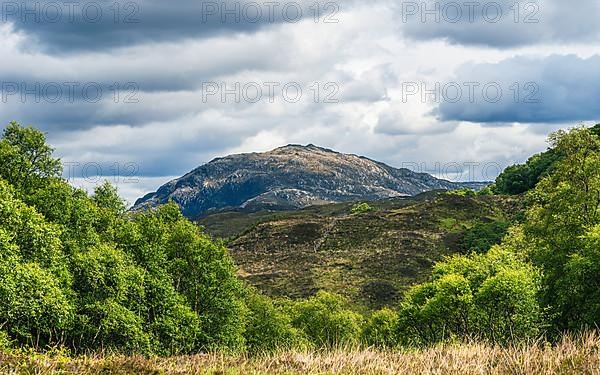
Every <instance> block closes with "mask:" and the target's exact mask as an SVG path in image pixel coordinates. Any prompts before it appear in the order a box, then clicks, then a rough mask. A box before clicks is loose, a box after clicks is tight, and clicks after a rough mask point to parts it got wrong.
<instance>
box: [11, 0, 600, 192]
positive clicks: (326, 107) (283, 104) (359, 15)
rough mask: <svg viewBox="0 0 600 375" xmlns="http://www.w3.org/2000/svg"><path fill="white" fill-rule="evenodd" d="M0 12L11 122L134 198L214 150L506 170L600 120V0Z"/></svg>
mask: <svg viewBox="0 0 600 375" xmlns="http://www.w3.org/2000/svg"><path fill="white" fill-rule="evenodd" d="M24 4H26V5H24ZM1 12H2V15H1V16H2V18H1V26H0V39H1V42H0V56H2V58H1V59H0V82H1V83H2V102H1V103H0V117H1V118H2V119H3V120H2V121H3V125H2V126H4V125H5V124H6V123H8V121H11V120H16V121H19V122H21V123H23V124H28V125H29V124H31V125H34V126H36V127H38V128H41V129H43V130H44V131H46V132H47V133H48V138H49V140H50V142H51V143H52V145H53V146H54V147H55V148H56V149H57V153H58V155H59V156H60V157H61V158H62V159H63V162H64V163H65V176H66V177H74V178H73V183H74V184H75V185H78V186H85V187H89V186H92V185H93V184H94V183H95V182H97V181H99V180H100V178H97V177H95V176H96V175H97V174H101V175H102V176H103V179H109V180H110V181H112V182H115V183H117V184H118V185H119V188H120V192H121V194H122V195H123V197H125V198H126V199H127V200H128V201H129V202H130V203H133V201H134V200H135V199H136V198H137V197H139V196H141V195H143V194H145V193H147V192H149V191H153V190H155V189H156V188H157V187H158V186H160V185H162V184H163V183H165V182H167V181H168V180H170V179H172V178H174V177H178V176H180V175H182V174H184V173H186V172H188V171H190V170H191V169H193V168H195V167H196V166H198V165H200V164H202V163H205V162H208V161H210V160H211V159H213V158H215V157H218V156H224V155H227V154H231V153H240V152H255V151H266V150H269V149H272V148H275V147H278V146H282V145H285V144H289V143H298V144H308V143H313V144H316V145H320V146H324V147H328V148H332V149H335V150H338V151H341V152H345V153H354V154H360V155H365V156H368V157H370V158H373V159H376V160H380V161H383V162H386V163H388V164H390V165H392V166H396V167H403V166H406V167H410V168H412V169H417V170H419V171H425V172H429V173H433V174H436V175H438V176H440V177H444V178H447V179H458V180H482V179H493V178H494V177H495V175H496V174H497V173H498V172H499V171H500V169H501V168H504V167H505V166H507V165H509V164H512V163H515V162H522V161H524V160H525V159H526V158H527V157H528V156H530V155H531V154H533V153H536V152H540V151H543V150H544V149H545V148H546V147H547V144H546V142H545V139H546V136H547V134H548V133H549V132H551V131H554V130H556V129H559V128H566V127H570V126H574V125H577V124H580V123H584V124H588V125H590V124H593V123H595V122H596V121H598V120H600V105H598V98H599V97H600V24H599V23H598V22H597V16H598V14H600V2H598V1H597V0H583V1H578V2H577V3H569V2H567V1H564V0H546V1H542V0H540V1H531V0H527V1H523V2H515V0H509V1H495V2H485V1H484V2H462V1H458V2H453V1H445V0H444V1H422V0H420V1H417V2H407V1H405V2H401V1H397V0H396V1H387V0H376V1H372V0H371V1H343V2H328V1H323V2H320V3H319V2H315V1H314V0H310V1H308V0H306V1H304V0H302V1H296V2H262V1H258V2H251V1H240V2H238V1H235V2H234V1H226V2H222V1H218V2H201V1H192V0H190V1H183V0H171V1H165V0H160V1H159V0H154V1H133V2H128V1H122V2H116V3H115V0H109V1H81V2H77V1H75V2H62V1H58V2H56V1H37V2H34V1H27V2H26V3H22V2H2V9H1ZM100 172H101V173H100ZM71 175H72V176H71ZM84 176H86V177H87V178H83V177H84Z"/></svg>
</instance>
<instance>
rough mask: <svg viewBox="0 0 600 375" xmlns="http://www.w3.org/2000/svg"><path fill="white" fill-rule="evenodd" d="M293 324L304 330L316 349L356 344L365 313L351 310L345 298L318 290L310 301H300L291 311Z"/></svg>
mask: <svg viewBox="0 0 600 375" xmlns="http://www.w3.org/2000/svg"><path fill="white" fill-rule="evenodd" d="M292 316H293V320H292V321H293V324H294V326H295V327H297V328H298V329H301V330H302V331H303V332H304V334H305V335H306V336H307V337H308V339H309V340H310V341H311V342H312V344H313V345H314V346H316V347H317V348H322V347H329V348H331V347H335V346H343V345H352V344H356V343H358V341H359V338H360V337H359V335H360V325H361V323H362V316H360V315H359V314H357V313H355V312H353V311H351V310H350V309H349V308H348V306H347V302H346V300H345V299H344V298H343V297H341V296H337V295H334V294H330V293H327V292H323V291H319V292H318V293H317V295H316V296H314V297H312V298H309V299H308V300H304V301H299V302H298V303H297V304H296V305H295V306H294V307H293V310H292Z"/></svg>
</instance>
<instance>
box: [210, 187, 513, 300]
mask: <svg viewBox="0 0 600 375" xmlns="http://www.w3.org/2000/svg"><path fill="white" fill-rule="evenodd" d="M369 205H370V206H371V207H372V210H370V211H368V212H365V213H361V214H356V213H352V211H353V210H352V207H353V204H351V203H348V204H332V205H326V206H318V207H311V208H308V209H304V210H300V211H291V212H276V213H273V212H264V211H263V212H256V213H244V212H222V213H218V214H214V215H211V216H208V217H205V218H203V219H201V220H200V224H202V225H204V226H205V227H206V229H207V231H208V232H209V233H211V234H212V235H213V236H219V237H228V238H229V241H228V247H229V248H230V250H231V255H232V256H233V258H234V259H235V261H236V263H237V265H238V266H239V267H240V270H239V275H240V276H241V277H242V278H243V279H244V280H246V281H248V282H249V283H250V284H252V285H254V286H256V287H258V288H259V289H260V290H262V291H264V292H265V293H267V294H269V295H273V296H289V297H293V298H301V297H307V296H310V295H312V294H314V293H316V291H318V290H321V289H323V290H327V291H330V292H335V293H339V294H342V295H345V296H347V297H349V298H350V300H351V301H353V302H355V303H357V304H358V305H360V306H362V307H368V308H379V307H381V306H384V305H387V306H393V305H396V304H397V303H398V301H399V300H400V297H401V296H402V294H403V292H404V291H405V290H406V289H407V288H408V287H409V286H410V285H413V284H415V283H417V282H421V281H423V280H425V279H426V278H427V277H428V276H429V275H430V271H431V267H432V265H433V264H434V262H436V261H439V260H440V259H442V258H443V257H444V256H445V255H450V254H454V253H460V252H468V251H470V250H471V248H473V249H476V248H478V247H481V246H483V247H485V246H486V245H485V244H483V245H482V244H479V245H478V244H477V243H476V239H477V237H478V233H479V232H481V231H483V232H485V235H486V236H489V235H490V233H489V232H490V231H491V232H499V233H497V234H496V236H493V234H492V237H494V238H492V239H491V240H489V241H490V243H494V242H496V241H498V242H499V240H500V239H501V236H502V234H503V233H504V230H505V229H506V227H507V224H508V223H509V222H513V221H514V220H515V219H516V218H517V216H518V214H519V212H521V204H520V200H519V198H518V197H502V196H464V195H463V196H461V195H459V194H456V193H444V192H431V193H424V194H421V195H419V196H416V197H413V198H396V199H388V200H383V201H376V202H369ZM488 247H489V246H488ZM480 250H487V249H480Z"/></svg>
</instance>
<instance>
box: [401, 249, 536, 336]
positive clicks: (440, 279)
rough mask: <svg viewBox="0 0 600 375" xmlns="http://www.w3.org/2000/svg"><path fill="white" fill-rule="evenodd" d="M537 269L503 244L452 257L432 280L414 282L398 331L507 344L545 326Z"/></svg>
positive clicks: (437, 266) (437, 269) (440, 265)
mask: <svg viewBox="0 0 600 375" xmlns="http://www.w3.org/2000/svg"><path fill="white" fill-rule="evenodd" d="M539 291H540V283H539V274H538V272H537V271H536V270H535V269H534V268H533V267H532V266H531V265H529V264H528V263H526V262H524V261H523V260H521V259H519V257H518V256H517V255H516V254H514V253H513V252H511V251H510V250H507V249H505V248H502V247H499V246H496V247H493V248H492V249H491V250H490V251H489V252H488V253H487V254H472V255H470V256H454V257H452V258H449V259H448V260H446V261H444V262H441V263H438V264H436V265H435V267H434V272H433V280H432V281H431V282H428V283H425V284H421V285H418V286H416V287H413V288H412V289H411V290H410V291H409V292H408V293H407V295H406V297H405V299H404V300H403V302H402V303H401V306H400V311H399V323H398V332H397V334H398V336H399V337H400V338H401V339H402V341H403V343H404V344H408V345H428V344H432V343H436V342H441V341H447V340H451V339H453V338H462V339H466V338H469V337H479V338H482V339H487V340H490V341H493V342H496V343H501V344H508V343H509V342H512V341H519V340H524V339H528V338H533V337H536V336H537V335H538V334H539V333H540V332H541V330H542V329H543V328H544V325H543V320H542V313H541V308H540V305H539V303H538V301H537V293H538V292H539Z"/></svg>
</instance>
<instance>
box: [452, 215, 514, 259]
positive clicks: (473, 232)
mask: <svg viewBox="0 0 600 375" xmlns="http://www.w3.org/2000/svg"><path fill="white" fill-rule="evenodd" d="M508 226H509V224H508V223H507V222H505V221H491V222H488V223H483V222H477V223H475V225H473V226H472V227H471V228H469V229H467V230H466V232H465V235H464V237H463V239H462V241H461V244H460V248H461V250H462V251H463V252H464V253H468V252H471V251H475V252H476V253H485V252H486V251H488V250H489V249H490V248H491V247H492V246H493V245H497V244H499V243H500V242H502V238H503V237H504V235H505V234H506V231H507V230H508Z"/></svg>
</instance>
